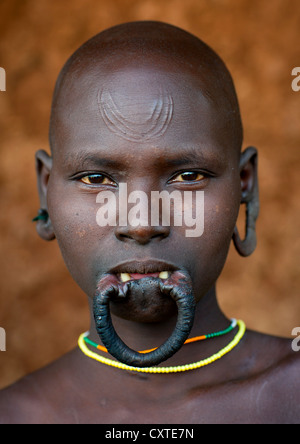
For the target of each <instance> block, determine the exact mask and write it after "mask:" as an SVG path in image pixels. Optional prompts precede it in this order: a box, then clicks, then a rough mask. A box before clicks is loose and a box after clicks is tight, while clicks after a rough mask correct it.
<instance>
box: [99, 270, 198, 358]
mask: <svg viewBox="0 0 300 444" xmlns="http://www.w3.org/2000/svg"><path fill="white" fill-rule="evenodd" d="M146 279H147V283H146V286H147V285H149V286H150V285H153V284H156V285H158V286H159V288H160V290H161V292H162V293H164V294H166V295H169V296H170V297H171V298H172V299H173V300H174V301H175V303H176V305H177V308H178V316H177V322H176V326H175V328H174V330H173V333H172V334H171V336H170V337H169V338H168V339H167V340H166V341H165V342H164V343H163V344H162V345H161V346H160V347H158V348H157V349H155V350H154V351H151V352H149V353H139V352H137V351H135V350H132V349H131V348H129V347H128V346H127V345H126V344H125V343H124V342H123V341H122V340H121V339H120V337H119V336H118V335H117V333H116V331H115V329H114V327H113V324H112V320H111V316H110V309H109V301H110V299H111V298H112V297H115V296H117V295H118V292H119V288H118V286H116V285H110V286H108V287H107V288H106V289H104V290H103V291H101V290H100V289H98V290H97V292H96V294H95V297H94V318H95V323H96V328H97V332H98V334H99V336H100V338H101V340H102V342H103V344H104V345H105V347H106V348H107V350H108V352H109V353H110V354H111V355H112V356H114V357H115V358H116V359H117V360H118V361H120V362H122V363H124V364H126V365H129V366H133V367H151V366H154V365H158V364H160V363H161V362H163V361H165V360H167V359H169V358H170V357H171V356H173V355H174V354H175V353H176V352H177V351H178V350H179V349H180V348H181V347H182V346H183V344H184V342H185V341H186V339H187V338H188V336H189V334H190V331H191V329H192V326H193V321H194V316H195V305H196V304H195V298H194V295H193V290H192V285H191V281H190V279H189V277H187V276H186V275H185V274H184V273H183V272H181V271H180V272H179V271H177V272H174V273H173V274H172V275H171V277H170V278H169V279H167V280H166V281H161V280H160V279H158V278H153V277H149V278H143V280H146ZM127 284H128V288H127V290H128V291H130V286H132V285H139V281H131V282H128V283H127ZM143 287H144V288H145V282H144V283H143Z"/></svg>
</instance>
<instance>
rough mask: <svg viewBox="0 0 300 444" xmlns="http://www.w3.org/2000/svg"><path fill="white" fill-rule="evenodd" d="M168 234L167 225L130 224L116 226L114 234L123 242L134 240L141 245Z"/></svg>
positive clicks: (168, 228)
mask: <svg viewBox="0 0 300 444" xmlns="http://www.w3.org/2000/svg"><path fill="white" fill-rule="evenodd" d="M169 234H170V227H168V226H153V227H152V226H150V225H147V226H142V225H138V226H136V227H135V226H131V225H127V226H126V227H119V226H118V227H116V229H115V236H116V237H117V239H118V240H120V241H123V242H128V241H135V242H137V243H139V244H141V245H146V244H148V243H149V242H150V241H153V240H154V239H156V240H162V239H165V238H166V237H168V236H169Z"/></svg>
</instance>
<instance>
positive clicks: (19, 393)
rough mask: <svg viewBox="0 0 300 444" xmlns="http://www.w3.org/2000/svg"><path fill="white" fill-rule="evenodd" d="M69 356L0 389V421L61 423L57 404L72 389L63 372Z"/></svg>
mask: <svg viewBox="0 0 300 444" xmlns="http://www.w3.org/2000/svg"><path fill="white" fill-rule="evenodd" d="M70 355H71V353H70V354H69V355H65V356H64V357H62V358H60V359H58V360H57V361H55V362H53V363H52V364H50V365H48V366H46V367H44V368H42V369H40V370H37V371H35V372H33V373H31V374H29V375H28V376H25V377H24V378H22V379H21V380H19V381H17V382H16V383H14V384H12V385H11V386H9V387H7V388H5V389H3V390H1V391H0V424H53V423H61V417H60V416H59V411H60V409H59V407H64V399H68V396H65V395H67V394H68V393H69V392H70V391H72V388H71V387H70V383H69V381H68V379H69V378H68V375H69V372H67V369H68V367H69V361H70V359H72V358H70Z"/></svg>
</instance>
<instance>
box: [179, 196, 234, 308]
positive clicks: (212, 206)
mask: <svg viewBox="0 0 300 444" xmlns="http://www.w3.org/2000/svg"><path fill="white" fill-rule="evenodd" d="M238 210H239V196H238V195H236V196H231V198H228V196H227V197H226V196H224V194H221V193H216V194H214V196H213V197H212V196H209V195H208V193H207V195H206V196H205V205H204V231H203V234H202V235H201V237H199V238H194V239H189V240H188V248H187V249H190V251H191V250H192V251H193V255H192V256H193V258H194V263H193V264H191V269H192V270H193V275H194V283H195V290H196V293H197V295H198V296H197V299H198V300H199V299H200V298H201V297H202V296H203V295H204V294H205V293H206V292H207V291H208V290H209V289H210V288H212V286H213V285H214V284H215V282H216V280H217V279H218V277H219V275H220V273H221V271H222V269H223V267H224V264H225V261H226V258H227V254H228V250H229V247H230V243H231V239H232V234H233V230H234V227H235V223H236V219H237V215H238ZM189 247H190V248H189Z"/></svg>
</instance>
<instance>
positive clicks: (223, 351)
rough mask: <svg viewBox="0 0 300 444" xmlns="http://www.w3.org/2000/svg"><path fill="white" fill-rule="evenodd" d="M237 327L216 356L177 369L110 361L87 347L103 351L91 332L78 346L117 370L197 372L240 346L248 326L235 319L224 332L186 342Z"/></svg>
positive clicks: (80, 339)
mask: <svg viewBox="0 0 300 444" xmlns="http://www.w3.org/2000/svg"><path fill="white" fill-rule="evenodd" d="M236 325H238V327H239V330H238V332H237V334H236V335H235V337H234V338H233V340H232V341H231V342H230V343H229V344H228V345H227V346H226V347H224V348H222V349H221V350H220V351H219V352H217V353H215V354H214V355H212V356H210V357H208V358H206V359H202V360H201V361H197V362H194V363H192V364H187V365H179V366H176V367H144V368H140V367H131V366H129V365H126V364H123V363H121V362H117V361H113V360H112V359H108V358H105V357H103V356H100V355H98V354H97V353H94V352H92V351H91V350H90V349H89V348H88V347H87V345H86V343H88V344H90V345H92V346H94V347H95V346H96V348H97V349H98V350H99V347H101V348H100V350H102V346H98V345H97V344H96V343H95V342H93V341H91V340H90V339H88V338H87V336H88V334H89V332H86V333H82V334H81V335H80V336H79V339H78V346H79V348H80V350H81V351H82V352H83V353H84V354H85V355H86V356H88V357H89V358H92V359H95V360H96V361H98V362H101V363H102V364H106V365H109V366H111V367H116V368H119V369H122V370H130V371H134V372H140V373H178V372H185V371H189V370H195V369H198V368H200V367H204V366H206V365H208V364H211V363H212V362H215V361H217V360H218V359H220V358H222V357H223V356H224V355H226V354H227V353H229V352H230V351H231V350H233V349H234V348H235V347H236V346H237V345H238V343H239V342H240V341H241V339H242V338H243V336H244V334H245V331H246V326H245V323H244V322H243V321H241V320H239V321H236V320H235V319H233V320H232V323H231V325H230V327H228V328H227V329H225V330H222V331H219V332H216V333H210V334H208V335H203V336H197V337H196V338H191V339H190V340H189V339H188V340H187V341H186V342H185V344H187V343H190V342H195V341H199V340H205V339H210V338H212V337H216V336H222V335H224V334H226V333H228V332H229V331H231V330H233V329H234V327H235V326H236ZM105 350H106V349H105ZM102 351H103V350H102ZM147 352H149V350H145V351H144V353H147ZM140 353H143V352H140Z"/></svg>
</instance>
